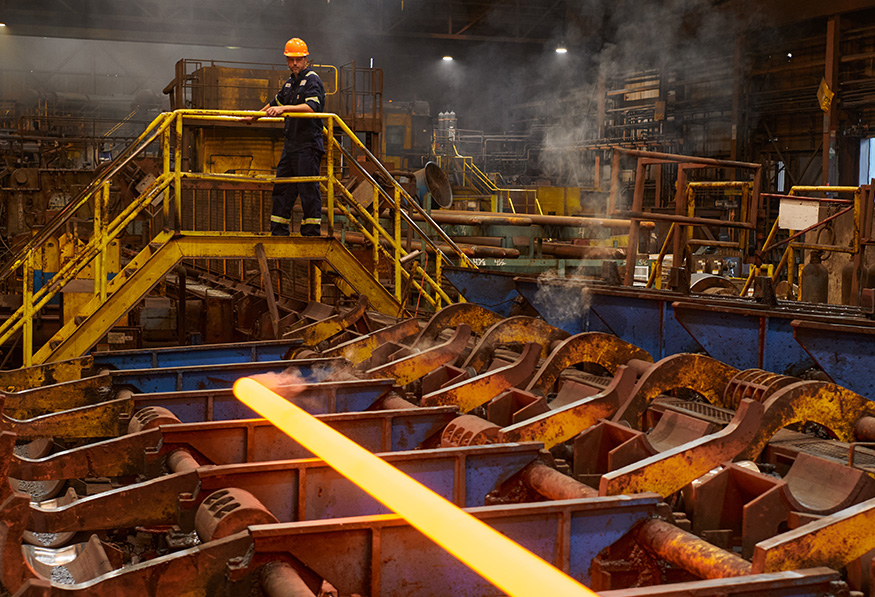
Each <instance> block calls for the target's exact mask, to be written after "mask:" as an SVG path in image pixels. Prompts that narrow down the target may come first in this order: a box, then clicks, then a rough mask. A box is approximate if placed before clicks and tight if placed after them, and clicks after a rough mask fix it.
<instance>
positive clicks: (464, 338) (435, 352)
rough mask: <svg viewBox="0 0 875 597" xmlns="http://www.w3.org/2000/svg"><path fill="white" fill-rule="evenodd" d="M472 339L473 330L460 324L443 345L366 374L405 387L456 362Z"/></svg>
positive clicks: (370, 370) (375, 368)
mask: <svg viewBox="0 0 875 597" xmlns="http://www.w3.org/2000/svg"><path fill="white" fill-rule="evenodd" d="M470 337H471V328H470V327H468V326H467V325H465V324H460V325H459V327H458V328H456V333H455V334H453V337H452V338H450V339H449V340H447V341H446V342H444V343H443V344H438V345H437V346H433V347H431V348H426V349H424V350H422V351H420V352H417V353H415V354H412V355H410V356H407V357H403V358H400V359H398V360H395V361H392V362H390V363H386V364H385V365H382V366H380V367H374V368H373V369H369V370H368V371H366V372H365V373H366V375H367V376H368V377H371V378H374V379H379V378H383V377H391V378H393V379H394V380H395V383H397V384H398V385H399V386H405V385H407V384H409V383H411V382H413V381H416V380H417V379H421V378H422V377H425V376H426V375H428V374H429V373H431V372H432V371H434V370H435V369H437V368H438V367H441V366H443V365H446V364H448V363H453V362H455V361H456V359H457V358H458V357H459V355H460V354H461V353H462V351H463V350H464V349H465V347H466V346H467V345H468V340H469V338H470Z"/></svg>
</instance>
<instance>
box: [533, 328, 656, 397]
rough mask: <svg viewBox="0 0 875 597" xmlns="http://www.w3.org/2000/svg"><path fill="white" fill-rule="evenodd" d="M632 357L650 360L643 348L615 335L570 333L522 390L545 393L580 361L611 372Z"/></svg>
mask: <svg viewBox="0 0 875 597" xmlns="http://www.w3.org/2000/svg"><path fill="white" fill-rule="evenodd" d="M632 359H639V360H642V361H650V362H652V361H653V358H652V357H651V356H650V354H648V353H647V351H644V350H642V349H640V348H638V347H637V346H634V345H632V344H629V343H628V342H625V341H623V340H620V339H619V338H617V337H616V336H612V335H610V334H604V333H602V332H584V333H582V334H577V335H576V336H572V337H570V338H568V339H567V340H565V341H564V342H562V343H561V344H560V345H559V346H557V347H556V348H555V349H554V350H553V352H552V353H550V356H549V357H547V361H546V362H545V363H544V364H543V365H542V366H541V368H540V369H539V370H538V373H537V375H535V378H534V379H532V381H531V382H529V385H528V386H527V387H526V390H527V391H529V392H532V393H533V394H539V395H541V396H546V395H547V394H549V393H550V392H551V391H552V390H553V386H554V384H555V383H556V381H557V380H558V379H559V374H560V373H562V371H563V370H565V369H567V368H568V367H571V366H572V365H578V364H580V363H595V364H597V365H601V366H602V367H604V368H605V369H607V370H608V371H610V372H611V374H612V375H613V374H614V373H616V372H617V367H619V366H620V365H625V364H626V363H628V362H629V361H630V360H632Z"/></svg>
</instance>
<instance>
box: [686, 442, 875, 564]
mask: <svg viewBox="0 0 875 597" xmlns="http://www.w3.org/2000/svg"><path fill="white" fill-rule="evenodd" d="M687 497H688V498H690V502H691V503H690V506H691V508H692V520H693V531H694V532H695V533H696V534H702V532H704V531H708V530H716V529H731V530H732V531H733V532H734V533H738V534H740V536H741V541H742V555H743V556H744V557H747V558H749V557H751V556H752V555H753V551H754V546H755V545H756V544H757V543H759V542H760V541H762V540H765V539H768V538H770V537H773V536H775V535H777V534H778V533H779V529H780V528H781V526H782V525H786V524H787V522H788V520H789V518H790V514H791V512H803V513H807V514H814V515H816V516H828V515H830V514H834V513H835V512H838V511H839V510H843V509H845V508H848V507H850V506H852V505H854V504H856V503H859V502H862V501H865V500H868V499H871V498H873V497H875V480H873V479H872V478H871V477H869V476H868V475H867V474H865V473H864V472H862V471H859V470H855V469H851V468H849V467H847V466H844V465H841V464H838V463H835V462H831V461H829V460H826V459H823V458H817V457H815V456H812V455H810V454H806V453H804V452H802V453H800V454H799V456H798V457H797V458H796V460H795V461H794V462H793V465H792V466H791V467H790V470H789V471H788V472H787V474H786V475H785V477H784V478H783V479H777V478H775V477H773V476H770V475H764V474H762V473H759V472H757V471H755V470H751V469H750V468H747V467H744V466H740V465H738V464H731V465H729V466H727V467H726V468H724V469H723V470H721V471H719V472H717V473H714V474H709V475H706V476H705V477H704V478H703V479H702V480H701V483H699V484H698V486H696V487H695V488H694V489H693V490H692V491H691V492H690V494H689V495H688V496H687Z"/></svg>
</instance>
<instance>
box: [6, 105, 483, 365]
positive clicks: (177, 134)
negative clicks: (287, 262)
mask: <svg viewBox="0 0 875 597" xmlns="http://www.w3.org/2000/svg"><path fill="white" fill-rule="evenodd" d="M253 114H257V115H259V116H263V115H264V113H257V112H256V113H253V112H232V111H220V110H176V111H174V112H170V113H165V114H162V115H160V116H159V117H158V118H156V120H155V121H154V122H153V123H152V124H150V125H149V127H147V129H146V131H144V133H143V134H142V135H141V136H140V138H139V139H138V140H137V141H135V142H134V144H132V146H131V147H129V148H128V149H127V150H125V152H123V153H122V154H121V155H120V156H119V157H118V158H117V159H116V160H115V161H114V162H113V163H112V164H111V165H110V167H108V168H106V169H105V170H104V174H103V175H102V176H100V177H98V178H97V179H95V181H94V182H93V183H92V184H91V185H89V186H88V187H87V188H86V189H85V190H84V191H83V192H82V193H81V194H80V195H79V196H78V197H76V198H75V199H74V200H73V202H71V204H70V205H68V206H67V208H65V209H64V210H63V211H62V212H60V213H59V214H58V216H56V218H55V219H53V220H52V221H51V222H50V223H49V224H48V225H47V226H46V227H45V228H44V229H43V230H42V231H40V232H39V233H38V234H37V235H35V236H34V238H33V239H31V241H30V242H29V243H28V245H27V246H26V247H25V249H24V250H23V251H21V252H20V253H19V254H18V255H16V256H15V258H13V260H11V261H10V262H9V263H7V264H6V265H5V266H4V267H3V268H2V269H0V281H2V280H4V279H6V278H8V277H9V276H11V275H13V274H15V273H17V272H21V278H22V281H23V304H22V307H21V308H20V309H18V311H16V312H15V313H14V314H13V315H12V316H11V317H10V318H9V319H7V320H6V321H4V322H3V324H2V325H0V344H2V343H3V342H6V341H8V340H9V339H10V338H11V337H12V336H13V335H14V334H15V333H17V332H18V331H19V330H23V340H24V342H23V355H24V358H23V363H24V365H25V366H30V365H32V364H42V363H46V362H50V361H57V360H62V359H69V358H75V357H79V356H81V355H83V354H85V353H86V352H87V351H88V350H90V349H91V347H93V346H94V345H95V344H96V343H97V342H98V341H99V339H100V338H102V337H103V336H104V335H105V334H106V333H107V332H108V331H109V330H110V329H111V328H112V327H113V325H115V324H116V322H117V321H118V320H119V318H121V317H122V316H124V315H125V314H126V313H127V312H128V311H129V310H130V309H131V308H133V307H134V306H135V305H136V304H137V303H138V302H139V301H140V300H141V299H142V298H143V297H144V296H145V295H146V294H147V293H148V292H149V291H150V290H151V289H152V288H153V287H154V286H155V285H156V284H158V283H159V282H160V281H161V280H162V279H163V278H164V275H165V274H166V273H167V272H169V271H170V270H171V269H172V268H174V267H175V266H176V264H178V263H179V262H180V261H181V260H184V259H210V258H213V259H256V258H259V257H266V258H269V259H292V260H306V261H310V262H322V263H323V264H325V265H327V266H328V267H330V268H332V269H333V270H335V271H336V272H337V273H338V275H339V276H340V278H341V279H343V280H344V282H346V283H347V284H349V285H350V286H351V287H352V288H353V289H355V291H356V292H357V293H359V294H361V295H362V296H365V297H367V298H368V300H369V302H370V304H371V306H372V307H373V308H375V309H377V310H379V311H381V312H384V313H386V314H390V315H394V316H403V315H404V314H405V312H404V301H403V299H402V293H403V291H404V290H403V289H405V288H412V289H413V290H414V291H416V290H418V291H419V292H420V293H421V296H422V298H423V299H424V300H425V301H426V302H427V303H430V304H431V305H432V306H434V307H439V306H440V305H441V304H442V303H447V304H448V303H450V302H452V301H451V299H450V297H449V296H447V294H446V293H445V292H444V290H443V289H442V288H441V268H442V266H443V265H445V264H446V265H456V266H463V267H474V265H473V263H472V262H471V261H470V260H469V259H468V258H467V257H466V256H465V255H464V254H463V253H462V252H461V250H460V249H459V248H458V247H457V246H456V244H455V243H454V242H453V241H452V240H451V239H450V238H449V237H448V236H446V234H444V233H443V231H442V230H441V229H440V227H439V226H437V224H435V223H434V221H432V220H431V218H430V217H429V216H428V214H427V213H426V212H425V210H423V209H422V208H421V207H420V206H419V204H418V203H417V202H416V201H415V200H414V199H413V198H412V197H411V196H410V195H409V194H408V193H407V192H406V191H405V190H404V189H403V188H402V187H401V186H400V185H399V184H398V183H397V182H395V181H394V178H393V177H392V176H391V175H390V174H389V173H388V171H387V170H386V169H385V167H384V166H383V165H382V164H381V163H380V162H379V161H378V160H377V159H376V158H375V157H374V156H373V154H371V153H370V152H369V151H368V150H367V148H366V147H365V146H364V145H363V144H362V143H361V141H360V140H359V139H358V138H357V137H356V136H355V134H354V133H353V132H352V131H351V130H350V129H349V127H347V126H346V124H345V123H344V122H343V120H341V119H340V118H339V117H338V116H337V115H335V114H302V115H291V116H290V117H304V118H308V117H309V118H313V117H318V118H323V119H324V122H325V123H326V125H327V126H326V133H327V138H328V139H329V140H330V142H329V143H328V144H327V147H326V163H327V172H326V174H325V175H324V176H320V177H309V178H307V179H306V180H313V179H314V178H316V180H317V181H318V182H319V183H320V185H321V186H322V189H323V192H324V193H325V196H326V197H327V203H328V226H327V228H328V237H327V238H305V237H297V236H293V237H271V236H268V235H266V234H244V233H234V232H195V231H183V230H181V229H180V222H181V221H182V205H181V196H182V195H181V189H182V186H183V184H184V182H185V181H189V180H193V181H196V182H199V183H201V184H202V183H203V181H215V182H220V183H229V182H240V183H248V184H252V183H253V182H255V183H259V184H264V185H270V184H273V183H275V182H302V181H303V179H302V178H300V177H298V178H295V177H292V178H276V177H274V176H264V175H239V174H206V173H200V172H184V171H182V169H181V164H182V163H183V153H182V150H183V146H184V143H183V141H182V140H183V138H184V136H183V133H184V127H185V126H186V125H187V124H191V123H193V122H197V124H199V125H203V123H204V121H214V122H215V123H217V124H220V123H222V122H224V123H230V122H236V121H237V120H238V119H239V118H240V117H242V116H252V115H253ZM262 120H263V121H268V122H275V123H281V122H283V119H282V118H262ZM335 131H337V132H338V133H339V135H338V136H341V137H342V136H346V137H347V138H348V139H347V140H346V141H345V144H346V145H347V148H345V147H344V146H343V144H341V142H340V140H339V139H337V138H336V137H335ZM159 140H160V144H161V150H162V157H163V172H162V173H161V175H160V176H159V177H158V178H157V179H156V180H154V181H153V182H152V183H151V184H150V185H149V186H148V187H147V188H146V189H145V190H144V191H143V193H142V194H141V195H140V196H139V197H138V198H137V199H136V200H135V201H133V202H132V203H131V204H129V205H127V206H125V207H124V209H123V210H122V211H121V212H120V213H118V214H106V213H104V211H105V209H106V205H107V204H108V198H109V191H110V185H111V184H112V182H113V177H114V176H115V175H116V174H117V173H118V172H119V171H120V170H121V169H122V168H123V167H124V165H126V164H127V163H128V162H130V161H131V160H132V159H134V158H135V157H136V156H137V155H138V154H140V153H142V152H143V151H145V149H146V147H148V146H149V145H150V144H152V143H154V142H156V141H159ZM348 147H351V148H352V149H348ZM353 153H355V154H356V155H353ZM339 156H344V157H345V158H346V159H345V163H346V165H347V166H350V167H356V168H358V169H359V171H360V173H361V175H362V176H363V177H364V179H365V180H366V181H368V182H369V183H370V184H371V185H372V187H373V201H372V207H369V206H364V205H362V204H360V203H359V202H358V201H356V199H355V198H354V197H353V196H352V194H351V193H350V192H349V191H348V190H347V188H346V187H345V186H344V185H343V184H341V182H340V180H339V178H338V177H337V176H336V175H337V171H338V170H339V168H338V164H339V163H340V160H339V159H338V157H339ZM362 161H364V162H371V163H370V164H369V165H368V166H369V167H370V169H371V170H372V171H373V170H376V171H377V172H378V173H382V175H383V176H382V177H381V178H382V179H383V183H384V185H385V184H386V181H391V182H390V184H391V185H392V186H391V187H390V188H389V189H388V190H387V188H385V187H384V185H380V184H378V183H377V182H376V180H375V179H374V178H373V177H372V176H371V175H370V174H368V171H367V168H366V167H365V165H363V164H362V163H361V162H362ZM171 164H172V166H171ZM162 194H163V195H162ZM159 201H161V202H162V203H163V212H164V221H165V223H168V224H170V225H172V226H173V228H174V230H164V231H163V232H160V233H159V234H158V235H157V236H156V237H155V238H154V239H153V240H152V241H151V242H150V243H149V244H148V245H147V246H146V247H144V248H143V249H142V250H141V251H140V253H139V254H137V255H136V257H135V258H134V259H133V260H132V261H131V262H130V263H128V264H127V265H126V266H125V267H124V268H123V270H122V271H121V272H120V273H119V274H118V275H117V276H116V277H115V278H113V279H112V280H109V281H107V279H106V275H105V273H106V269H105V266H104V263H105V260H106V249H107V246H108V245H109V243H110V242H112V241H114V240H115V239H117V238H118V237H119V236H120V235H121V234H122V233H123V232H124V230H125V229H126V228H127V226H128V225H129V224H130V223H131V222H133V221H134V219H135V218H136V217H137V216H138V215H139V214H140V213H141V212H142V211H143V210H145V209H147V208H148V207H149V206H151V205H152V204H156V203H157V202H159ZM89 202H91V203H93V213H94V231H93V234H92V236H91V238H90V240H89V241H88V243H87V244H85V245H84V247H83V248H82V250H81V251H80V252H79V253H78V254H77V255H76V256H75V257H74V258H72V259H70V260H69V261H67V262H66V263H65V264H64V265H63V266H62V267H61V268H60V271H58V273H57V274H55V276H54V277H53V278H52V280H51V282H50V283H49V284H47V285H46V286H44V287H43V288H41V289H39V290H38V291H37V292H33V272H34V269H35V264H36V262H37V258H38V255H39V253H40V251H41V250H42V246H43V244H44V243H45V242H47V241H48V240H49V239H51V238H52V234H54V233H55V232H56V231H58V230H60V229H61V227H62V226H63V225H64V223H65V222H66V221H67V220H69V219H70V218H71V217H72V215H73V214H74V213H76V211H77V210H78V209H79V208H80V207H82V206H84V205H86V204H88V203H89ZM380 205H382V206H383V207H385V206H387V205H388V206H389V208H390V212H391V213H392V215H393V218H392V220H393V221H392V222H391V224H390V225H389V226H387V227H384V226H383V225H382V224H381V221H380V214H379V212H378V211H376V209H377V207H378V206H380ZM335 209H336V210H337V211H339V212H340V213H342V214H344V215H345V216H346V218H347V220H348V221H349V222H350V223H351V224H352V225H353V226H355V227H356V228H357V230H358V232H360V233H361V234H363V235H364V237H365V238H366V239H368V241H369V242H370V243H371V245H372V247H373V253H374V263H378V261H379V256H380V255H383V256H384V257H388V258H389V259H390V261H391V263H392V264H393V270H394V276H393V283H392V284H390V286H391V287H392V290H391V291H390V289H389V288H387V287H385V286H383V285H382V284H381V282H380V280H379V277H378V275H377V273H378V272H377V271H376V268H375V269H374V271H369V270H368V269H366V268H365V267H364V266H363V265H362V264H361V263H360V262H359V261H358V260H357V259H356V258H355V257H354V256H353V255H352V254H351V253H350V252H349V251H348V250H347V249H346V248H345V247H344V246H343V245H342V244H341V243H340V242H339V241H337V240H335V239H334V237H333V232H334V213H335ZM413 212H416V213H417V214H418V216H419V217H424V218H425V219H426V223H427V224H428V226H426V229H431V230H435V231H437V234H438V236H439V238H440V240H441V241H442V242H443V244H444V245H446V246H448V247H450V251H449V255H447V254H446V253H444V252H443V251H441V249H440V248H438V246H437V245H436V244H435V242H434V241H433V240H432V239H430V238H429V237H428V236H426V235H425V234H424V233H423V232H422V229H421V228H420V227H419V225H417V224H416V223H415V222H414V220H413ZM405 227H406V228H405ZM402 232H403V234H404V235H405V236H406V235H407V234H412V235H414V236H415V238H416V245H417V247H418V248H421V249H426V248H427V250H428V251H429V252H431V253H434V254H435V256H436V258H435V259H433V260H431V269H429V271H426V269H424V267H423V266H422V265H420V264H419V262H418V261H416V260H414V259H411V260H409V261H410V263H409V264H408V265H407V266H406V267H405V266H404V262H403V258H404V257H405V256H407V255H408V251H407V250H406V249H405V248H404V245H403V242H402ZM259 245H260V246H259ZM92 263H93V264H94V271H95V276H94V278H95V284H94V298H93V299H92V300H91V301H90V302H89V303H87V305H86V306H85V307H84V309H83V311H82V314H81V315H80V316H78V317H75V318H74V319H73V320H72V321H67V322H65V324H64V325H63V327H62V328H61V329H60V330H59V331H58V332H57V333H56V334H55V335H54V336H53V337H52V338H51V339H50V340H49V341H48V342H47V343H46V344H45V345H44V346H42V347H41V348H39V349H38V350H37V351H36V352H35V353H34V352H33V345H32V342H33V318H34V317H35V315H36V314H37V313H38V312H39V311H40V309H42V308H43V307H44V306H45V305H46V304H47V303H48V301H49V300H51V298H52V297H53V296H55V295H56V294H57V293H58V292H60V291H61V289H62V288H63V287H64V286H65V285H66V284H67V283H68V282H70V281H72V280H73V279H75V278H76V276H77V275H78V274H79V273H80V272H82V271H83V270H84V269H85V268H86V267H88V266H89V264H92ZM428 265H429V264H428V261H426V263H425V266H426V267H427V266H428Z"/></svg>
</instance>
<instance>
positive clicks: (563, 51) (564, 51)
mask: <svg viewBox="0 0 875 597" xmlns="http://www.w3.org/2000/svg"><path fill="white" fill-rule="evenodd" d="M556 53H557V54H567V53H568V48H566V47H565V46H564V45H559V46H556Z"/></svg>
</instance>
